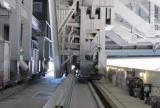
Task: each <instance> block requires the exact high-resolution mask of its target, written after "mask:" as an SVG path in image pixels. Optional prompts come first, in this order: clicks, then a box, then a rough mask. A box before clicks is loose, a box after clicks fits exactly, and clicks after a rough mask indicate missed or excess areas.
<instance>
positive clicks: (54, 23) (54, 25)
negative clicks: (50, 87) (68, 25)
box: [48, 0, 61, 77]
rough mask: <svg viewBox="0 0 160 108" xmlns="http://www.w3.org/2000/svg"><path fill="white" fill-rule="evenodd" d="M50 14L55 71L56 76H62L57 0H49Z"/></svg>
mask: <svg viewBox="0 0 160 108" xmlns="http://www.w3.org/2000/svg"><path fill="white" fill-rule="evenodd" d="M48 3H49V14H50V25H51V39H52V42H53V45H52V48H53V50H52V51H53V59H54V65H55V66H54V72H55V76H56V77H61V70H60V52H59V45H58V28H57V14H56V0H49V1H48Z"/></svg>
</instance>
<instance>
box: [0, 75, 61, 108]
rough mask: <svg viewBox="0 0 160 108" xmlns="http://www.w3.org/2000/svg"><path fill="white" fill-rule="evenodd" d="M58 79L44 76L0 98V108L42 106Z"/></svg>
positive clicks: (32, 107) (38, 107) (53, 89)
mask: <svg viewBox="0 0 160 108" xmlns="http://www.w3.org/2000/svg"><path fill="white" fill-rule="evenodd" d="M60 82H61V80H60V79H54V78H53V77H45V78H43V79H40V80H38V81H35V82H33V84H31V85H30V86H28V87H27V88H24V89H20V90H18V91H17V92H16V93H14V94H13V95H11V96H9V97H7V98H5V99H1V100H0V108H42V107H43V106H44V105H45V103H46V102H47V101H48V99H49V98H50V97H51V96H52V95H53V94H54V91H55V89H56V88H57V86H58V85H59V83H60Z"/></svg>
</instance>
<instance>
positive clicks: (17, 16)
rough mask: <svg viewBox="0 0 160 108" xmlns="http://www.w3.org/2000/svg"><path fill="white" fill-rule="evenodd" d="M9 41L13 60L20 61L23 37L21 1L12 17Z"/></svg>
mask: <svg viewBox="0 0 160 108" xmlns="http://www.w3.org/2000/svg"><path fill="white" fill-rule="evenodd" d="M9 25H10V31H9V34H10V36H9V40H10V41H11V44H10V46H11V60H16V61H17V60H19V59H20V35H21V1H20V0H16V9H15V10H12V13H11V15H10V23H9Z"/></svg>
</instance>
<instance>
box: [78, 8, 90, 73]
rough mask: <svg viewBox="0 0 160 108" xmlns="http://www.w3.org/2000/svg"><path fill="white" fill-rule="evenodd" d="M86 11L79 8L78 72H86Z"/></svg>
mask: <svg viewBox="0 0 160 108" xmlns="http://www.w3.org/2000/svg"><path fill="white" fill-rule="evenodd" d="M86 9H87V8H85V7H81V24H80V25H81V26H80V28H81V29H80V70H81V72H84V73H85V71H86V68H88V67H87V65H88V64H87V61H86V60H85V54H86V51H87V47H88V46H87V43H86V40H85V39H86V32H87V27H88V25H87V24H88V22H86V19H87V18H86Z"/></svg>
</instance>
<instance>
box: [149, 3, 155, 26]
mask: <svg viewBox="0 0 160 108" xmlns="http://www.w3.org/2000/svg"><path fill="white" fill-rule="evenodd" d="M154 6H155V5H154V4H153V3H152V2H150V3H149V23H150V24H151V25H152V26H153V27H154V20H155V15H154V14H155V7H154Z"/></svg>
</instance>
